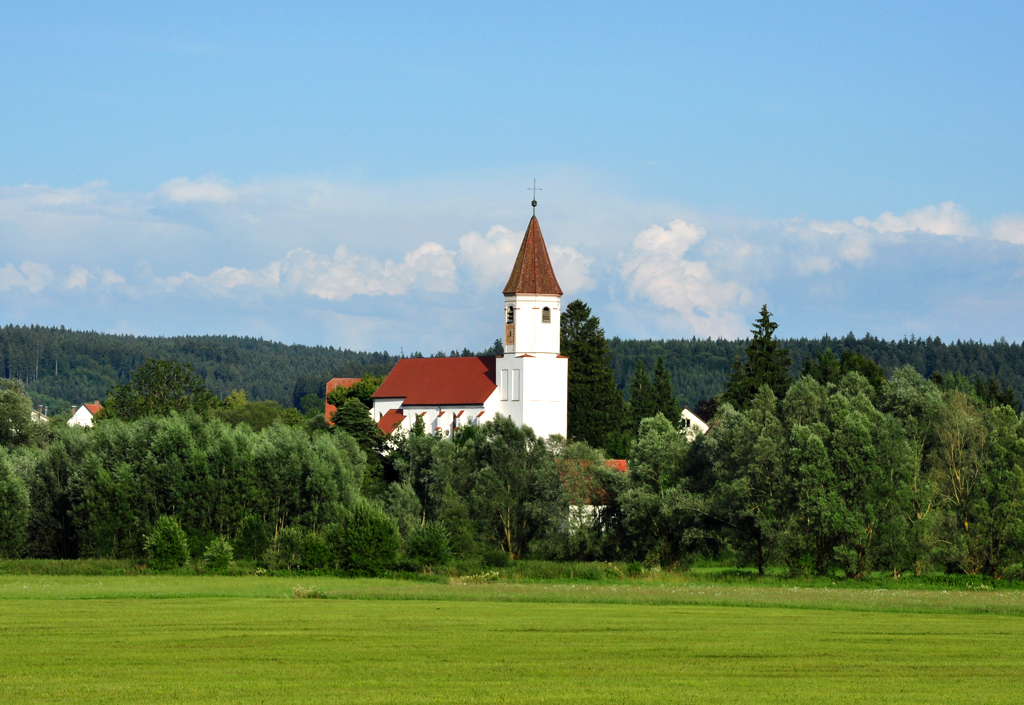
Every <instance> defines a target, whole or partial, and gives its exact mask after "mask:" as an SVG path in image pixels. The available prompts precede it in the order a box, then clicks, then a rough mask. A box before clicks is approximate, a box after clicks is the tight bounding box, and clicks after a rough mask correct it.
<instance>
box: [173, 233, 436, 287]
mask: <svg viewBox="0 0 1024 705" xmlns="http://www.w3.org/2000/svg"><path fill="white" fill-rule="evenodd" d="M153 282H154V283H155V284H156V285H157V286H159V287H161V288H163V289H165V290H167V291H174V290H175V289H177V288H178V287H180V286H182V285H184V284H195V285H197V286H201V287H203V288H205V289H207V290H209V291H212V292H214V293H218V294H227V293H229V292H231V291H232V290H234V289H238V288H248V289H254V290H262V291H268V292H280V293H283V294H294V293H296V292H299V293H303V294H309V295H311V296H316V297H318V298H321V299H326V300H328V301H345V300H346V299H349V298H351V297H352V296H356V295H360V294H361V295H364V296H381V295H388V296H400V295H402V294H406V293H408V292H409V291H411V290H413V289H419V290H422V291H426V292H453V291H455V290H456V283H455V253H454V252H451V251H449V250H446V249H445V248H444V247H442V246H441V245H439V244H437V243H436V242H425V243H423V244H422V245H420V246H419V247H417V248H416V249H415V250H413V251H411V252H408V253H406V255H405V257H404V258H402V260H400V261H398V262H394V261H392V260H386V261H384V262H380V261H378V260H376V259H374V258H372V257H366V256H363V255H358V254H353V253H351V252H349V251H348V249H347V248H345V247H339V248H338V249H337V250H335V252H334V255H333V257H326V256H323V255H318V254H316V253H315V252H311V251H309V250H306V249H301V248H300V249H296V250H292V251H291V252H289V253H288V255H287V256H286V257H285V258H284V259H282V260H277V261H275V262H271V263H270V264H268V265H267V266H266V267H263V268H262V269H257V270H252V269H245V268H239V267H221V268H219V269H216V270H214V271H213V272H211V273H210V274H207V275H205V276H197V275H195V274H192V273H191V272H182V273H181V274H180V275H177V276H170V277H154V278H153Z"/></svg>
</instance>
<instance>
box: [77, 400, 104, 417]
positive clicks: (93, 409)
mask: <svg viewBox="0 0 1024 705" xmlns="http://www.w3.org/2000/svg"><path fill="white" fill-rule="evenodd" d="M82 406H84V407H85V408H86V409H88V410H89V413H90V414H92V415H93V416H95V415H96V414H98V413H100V409H102V408H103V405H102V404H100V403H99V402H96V403H95V404H82Z"/></svg>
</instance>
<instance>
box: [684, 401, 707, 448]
mask: <svg viewBox="0 0 1024 705" xmlns="http://www.w3.org/2000/svg"><path fill="white" fill-rule="evenodd" d="M680 418H681V422H680V424H679V432H680V433H681V434H683V435H684V436H686V440H688V441H690V442H693V441H694V440H695V439H696V438H697V436H698V435H702V434H705V433H707V432H708V424H707V422H705V421H704V419H702V418H701V417H699V416H697V414H695V413H693V412H692V411H690V410H689V409H687V408H685V407H684V408H683V411H682V414H681V417H680Z"/></svg>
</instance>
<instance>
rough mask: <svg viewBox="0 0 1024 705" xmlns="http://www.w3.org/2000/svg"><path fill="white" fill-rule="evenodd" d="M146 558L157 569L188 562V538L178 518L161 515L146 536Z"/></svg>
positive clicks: (165, 568) (174, 566) (173, 566)
mask: <svg viewBox="0 0 1024 705" xmlns="http://www.w3.org/2000/svg"><path fill="white" fill-rule="evenodd" d="M145 548H146V558H147V559H148V560H149V564H150V565H151V566H153V567H154V568H156V569H157V570H170V569H171V568H178V567H180V566H183V565H185V563H187V562H188V557H189V553H188V539H187V538H186V537H185V532H184V531H182V529H181V525H180V524H178V520H177V519H175V518H174V517H170V516H166V515H164V516H161V517H160V518H159V519H157V520H156V524H154V525H153V531H152V532H151V533H150V534H149V536H147V537H146V543H145Z"/></svg>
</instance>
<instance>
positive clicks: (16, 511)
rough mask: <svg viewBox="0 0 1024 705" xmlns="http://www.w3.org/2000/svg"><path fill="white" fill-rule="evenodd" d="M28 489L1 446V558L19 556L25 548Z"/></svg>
mask: <svg viewBox="0 0 1024 705" xmlns="http://www.w3.org/2000/svg"><path fill="white" fill-rule="evenodd" d="M28 502H29V499H28V490H27V489H26V488H25V483H24V482H23V481H22V479H21V478H20V477H18V476H17V475H16V474H15V472H14V468H13V467H12V464H11V462H10V459H9V458H8V455H7V451H6V450H4V449H3V448H0V558H18V557H20V556H21V554H22V552H23V551H24V548H25V529H26V528H27V526H28V511H29V504H28Z"/></svg>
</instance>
